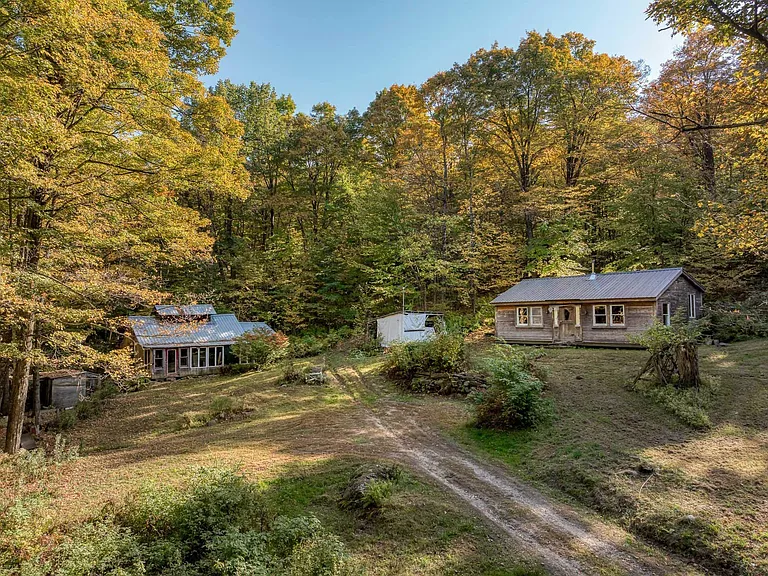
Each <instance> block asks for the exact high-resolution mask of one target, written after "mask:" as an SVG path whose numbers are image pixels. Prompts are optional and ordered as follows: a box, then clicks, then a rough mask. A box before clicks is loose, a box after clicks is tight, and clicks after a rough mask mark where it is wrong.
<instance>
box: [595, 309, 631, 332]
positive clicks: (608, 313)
mask: <svg viewBox="0 0 768 576" xmlns="http://www.w3.org/2000/svg"><path fill="white" fill-rule="evenodd" d="M614 306H621V317H622V318H624V322H614V321H613V316H614V313H613V308H614ZM597 308H605V314H598V313H597ZM617 315H618V314H617ZM598 316H605V323H604V324H603V323H598V322H597V317H598ZM626 326H627V307H626V306H625V305H624V304H593V305H592V327H593V328H625V327H626Z"/></svg>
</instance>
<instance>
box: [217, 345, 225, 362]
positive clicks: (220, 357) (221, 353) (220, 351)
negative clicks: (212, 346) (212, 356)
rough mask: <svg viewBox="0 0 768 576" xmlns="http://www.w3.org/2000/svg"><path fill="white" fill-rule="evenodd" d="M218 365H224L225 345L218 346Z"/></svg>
mask: <svg viewBox="0 0 768 576" xmlns="http://www.w3.org/2000/svg"><path fill="white" fill-rule="evenodd" d="M216 366H224V346H216Z"/></svg>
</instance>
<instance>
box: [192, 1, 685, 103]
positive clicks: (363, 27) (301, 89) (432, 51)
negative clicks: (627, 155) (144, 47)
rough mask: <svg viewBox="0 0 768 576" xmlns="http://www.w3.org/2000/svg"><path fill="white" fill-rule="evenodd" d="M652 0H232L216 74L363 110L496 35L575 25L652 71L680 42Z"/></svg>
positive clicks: (509, 40) (511, 41) (604, 47)
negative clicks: (662, 26)
mask: <svg viewBox="0 0 768 576" xmlns="http://www.w3.org/2000/svg"><path fill="white" fill-rule="evenodd" d="M649 1H650V0H581V1H566V0H538V1H535V0H474V1H460V0H413V1H410V2H409V1H407V0H388V1H381V0H359V1H357V2H355V1H352V0H322V1H321V0H316V1H313V0H282V1H277V0H234V7H235V18H236V27H237V29H238V30H239V34H238V35H237V37H236V38H235V40H234V41H233V42H232V46H231V47H230V49H229V51H228V53H227V55H226V56H225V57H224V59H223V60H222V62H221V66H220V70H219V74H218V75H216V76H214V77H209V78H206V79H205V82H206V83H207V84H213V83H215V81H216V79H218V78H229V79H231V80H232V81H234V82H238V83H245V82H250V81H252V80H253V81H255V82H259V83H261V82H269V83H270V84H272V86H273V87H274V88H275V89H276V90H277V92H278V93H288V94H291V95H292V96H293V98H294V100H295V101H296V104H297V106H298V109H299V110H300V111H305V112H307V111H309V110H310V109H311V107H312V105H313V104H315V103H317V102H322V101H325V100H327V101H329V102H331V103H332V104H334V105H336V107H337V108H338V110H339V112H341V113H344V112H346V111H347V110H349V109H350V108H353V107H356V108H358V109H359V110H360V111H361V112H362V111H364V110H365V108H366V107H367V106H368V103H369V102H370V101H371V100H372V99H373V98H374V96H375V95H376V92H377V91H379V90H381V89H383V88H386V87H388V86H391V85H392V84H421V83H422V82H424V81H425V80H426V79H427V78H429V77H430V76H432V75H433V74H435V73H436V72H438V71H440V70H445V69H447V68H450V67H451V66H452V65H453V64H454V63H455V62H464V61H466V59H467V58H468V57H469V55H470V54H471V53H473V52H474V51H476V50H477V49H479V48H481V47H484V48H487V47H489V46H490V45H491V44H492V43H493V42H494V41H498V42H499V44H501V45H507V46H517V43H518V42H519V40H520V38H521V37H522V36H523V35H525V33H526V31H528V30H538V31H539V32H545V31H546V30H551V31H552V32H553V33H555V34H558V35H559V34H563V33H564V32H568V31H571V30H573V31H577V32H581V33H583V34H585V35H586V36H587V37H589V38H592V39H593V40H595V41H596V42H597V45H596V49H597V50H598V51H600V52H607V53H608V54H622V55H624V56H626V57H628V58H629V59H631V60H633V61H634V60H640V59H642V60H644V61H645V63H646V64H648V65H649V66H650V67H651V74H652V75H656V74H657V73H658V70H659V65H660V64H661V63H662V62H664V61H665V60H666V59H668V58H669V57H670V56H671V54H672V50H673V49H674V48H675V46H676V45H677V44H678V43H679V42H680V39H679V37H677V38H673V37H672V36H671V35H670V33H669V32H659V31H658V29H657V27H656V25H654V24H653V23H652V22H650V21H648V20H646V19H645V14H644V10H645V9H646V7H647V6H648V3H649Z"/></svg>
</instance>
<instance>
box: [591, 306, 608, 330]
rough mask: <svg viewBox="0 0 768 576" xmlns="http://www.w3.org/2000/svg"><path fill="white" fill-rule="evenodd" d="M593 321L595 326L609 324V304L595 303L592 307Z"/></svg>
mask: <svg viewBox="0 0 768 576" xmlns="http://www.w3.org/2000/svg"><path fill="white" fill-rule="evenodd" d="M592 313H593V314H592V316H593V320H592V323H593V324H594V325H595V326H608V306H606V305H605V304H595V305H594V306H593V307H592Z"/></svg>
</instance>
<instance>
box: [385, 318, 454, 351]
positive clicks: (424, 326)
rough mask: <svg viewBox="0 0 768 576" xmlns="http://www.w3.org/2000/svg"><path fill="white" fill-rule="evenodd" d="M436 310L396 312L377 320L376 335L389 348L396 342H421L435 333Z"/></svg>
mask: <svg viewBox="0 0 768 576" xmlns="http://www.w3.org/2000/svg"><path fill="white" fill-rule="evenodd" d="M440 317H442V315H441V314H437V313H435V312H412V311H405V312H396V313H395V314H390V315H389V316H384V317H382V318H379V319H377V320H376V336H377V337H378V338H379V339H380V340H381V345H382V347H384V348H388V347H389V346H391V345H392V344H394V343H396V342H420V341H423V340H427V339H429V338H431V337H432V336H434V335H435V319H437V318H440Z"/></svg>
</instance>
